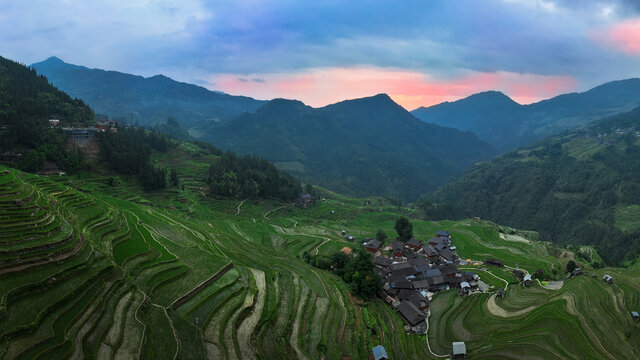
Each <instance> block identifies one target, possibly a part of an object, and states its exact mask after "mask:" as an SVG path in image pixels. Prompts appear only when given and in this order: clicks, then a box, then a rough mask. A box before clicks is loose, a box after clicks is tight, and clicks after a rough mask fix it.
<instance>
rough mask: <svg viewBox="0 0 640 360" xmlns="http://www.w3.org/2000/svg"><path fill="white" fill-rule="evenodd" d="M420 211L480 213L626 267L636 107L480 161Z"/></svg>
mask: <svg viewBox="0 0 640 360" xmlns="http://www.w3.org/2000/svg"><path fill="white" fill-rule="evenodd" d="M419 206H420V207H421V208H422V209H423V210H424V212H425V214H426V215H427V217H428V218H432V219H435V218H453V217H463V216H464V217H470V216H480V217H482V218H487V219H490V220H493V221H496V222H498V223H501V224H505V225H509V226H513V227H517V228H521V229H531V230H536V231H538V232H540V234H541V235H542V237H543V239H545V240H550V241H553V242H556V243H559V244H585V245H593V246H594V247H595V248H596V249H597V250H598V252H599V253H600V255H601V256H602V258H603V259H604V260H605V261H606V262H607V264H610V265H620V264H624V263H625V261H628V262H632V261H634V260H635V259H636V258H637V257H638V256H639V255H640V219H638V217H637V216H634V215H633V214H634V211H635V210H637V209H640V109H636V110H634V111H631V112H629V113H625V114H620V115H616V116H613V117H610V118H607V119H604V120H601V121H597V122H595V123H593V124H590V125H589V126H586V127H583V128H580V129H577V130H574V131H571V132H566V133H564V134H562V135H560V136H556V137H552V138H548V139H545V140H543V141H541V142H538V143H536V144H534V145H532V146H530V147H528V148H524V149H521V150H519V151H514V152H510V153H507V154H505V155H503V156H501V157H499V158H497V159H495V160H492V161H489V162H486V163H483V164H479V165H477V166H475V167H474V168H472V169H471V170H470V171H469V172H467V173H466V174H465V175H464V176H462V177H461V178H460V179H458V180H457V181H455V182H453V183H451V184H449V185H446V186H444V187H443V188H441V189H440V190H438V191H437V192H435V193H433V194H431V195H429V196H427V197H426V198H424V199H422V200H421V201H420V202H419ZM629 212H631V214H629Z"/></svg>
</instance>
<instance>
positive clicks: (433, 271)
mask: <svg viewBox="0 0 640 360" xmlns="http://www.w3.org/2000/svg"><path fill="white" fill-rule="evenodd" d="M440 275H442V271H440V269H438V268H435V269H431V270H429V271H427V272H426V273H425V276H428V277H434V276H440Z"/></svg>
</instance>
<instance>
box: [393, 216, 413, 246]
mask: <svg viewBox="0 0 640 360" xmlns="http://www.w3.org/2000/svg"><path fill="white" fill-rule="evenodd" d="M395 228H396V232H397V233H398V239H400V241H405V242H406V241H409V239H411V237H412V236H413V225H412V224H411V223H410V222H409V219H407V218H406V217H404V216H401V217H399V218H398V219H397V220H396V226H395Z"/></svg>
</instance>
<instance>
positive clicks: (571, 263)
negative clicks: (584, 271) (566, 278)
mask: <svg viewBox="0 0 640 360" xmlns="http://www.w3.org/2000/svg"><path fill="white" fill-rule="evenodd" d="M575 269H576V262H575V261H573V260H569V262H568V263H567V272H568V273H570V272H573V270H575Z"/></svg>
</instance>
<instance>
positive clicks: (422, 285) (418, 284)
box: [413, 280, 431, 289]
mask: <svg viewBox="0 0 640 360" xmlns="http://www.w3.org/2000/svg"><path fill="white" fill-rule="evenodd" d="M430 286H431V284H429V281H428V280H418V281H414V282H413V287H414V288H415V289H428V288H429V287H430Z"/></svg>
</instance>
